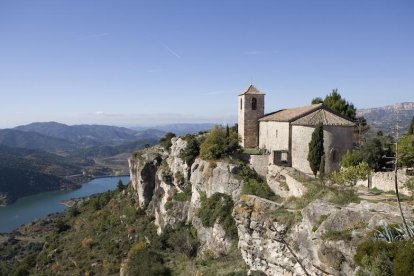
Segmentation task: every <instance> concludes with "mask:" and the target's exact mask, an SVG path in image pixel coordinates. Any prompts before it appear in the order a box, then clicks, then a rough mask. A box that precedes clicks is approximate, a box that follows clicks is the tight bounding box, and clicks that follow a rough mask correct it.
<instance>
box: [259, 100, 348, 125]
mask: <svg viewBox="0 0 414 276" xmlns="http://www.w3.org/2000/svg"><path fill="white" fill-rule="evenodd" d="M259 121H262V122H267V121H275V122H290V123H292V125H304V126H314V125H316V124H318V123H322V124H323V125H328V126H354V125H355V124H354V123H353V122H352V121H351V120H349V119H347V118H346V117H344V116H343V115H341V114H339V113H337V112H336V111H334V110H332V109H330V108H328V107H326V106H324V105H323V104H313V105H307V106H302V107H296V108H288V109H283V110H279V111H276V112H274V113H270V114H268V115H265V116H263V117H262V118H260V119H259Z"/></svg>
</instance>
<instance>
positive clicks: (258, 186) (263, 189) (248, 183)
mask: <svg viewBox="0 0 414 276" xmlns="http://www.w3.org/2000/svg"><path fill="white" fill-rule="evenodd" d="M237 174H238V175H239V176H240V177H241V178H242V179H243V181H244V183H243V186H242V191H241V192H242V194H246V195H255V196H258V197H262V198H266V199H269V200H273V201H275V200H277V199H278V196H277V195H275V193H274V192H273V191H272V190H271V189H270V187H269V185H267V183H266V181H265V180H264V179H263V178H262V177H260V176H259V175H258V174H257V173H256V171H255V170H253V169H252V168H250V167H249V166H248V165H246V164H242V165H240V167H239V170H238V173H237Z"/></svg>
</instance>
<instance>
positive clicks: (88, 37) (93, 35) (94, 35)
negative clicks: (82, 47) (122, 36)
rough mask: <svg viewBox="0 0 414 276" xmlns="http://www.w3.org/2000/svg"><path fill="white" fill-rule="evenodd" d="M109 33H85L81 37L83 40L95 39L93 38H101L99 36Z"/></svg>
mask: <svg viewBox="0 0 414 276" xmlns="http://www.w3.org/2000/svg"><path fill="white" fill-rule="evenodd" d="M108 35H109V33H96V34H89V35H86V36H84V37H82V38H81V39H83V40H85V39H95V38H101V37H105V36H108Z"/></svg>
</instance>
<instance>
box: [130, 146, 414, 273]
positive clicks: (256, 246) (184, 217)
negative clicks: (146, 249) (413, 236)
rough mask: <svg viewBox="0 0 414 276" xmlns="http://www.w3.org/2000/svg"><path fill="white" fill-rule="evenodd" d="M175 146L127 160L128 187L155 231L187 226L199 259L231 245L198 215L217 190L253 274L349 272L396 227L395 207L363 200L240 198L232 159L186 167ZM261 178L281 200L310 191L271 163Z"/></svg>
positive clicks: (219, 230)
mask: <svg viewBox="0 0 414 276" xmlns="http://www.w3.org/2000/svg"><path fill="white" fill-rule="evenodd" d="M172 142H173V143H172V146H171V149H170V150H169V151H166V150H164V149H163V148H161V147H153V148H150V149H145V150H143V151H141V152H139V153H137V154H134V156H133V157H131V159H130V160H129V164H130V172H131V180H132V186H133V188H134V189H135V191H136V194H137V197H138V199H139V203H140V206H141V208H143V209H145V210H146V212H147V214H148V215H150V216H153V217H154V218H155V220H154V222H155V225H156V226H157V227H158V233H161V232H162V231H163V230H164V229H165V228H166V227H167V226H171V227H176V226H177V225H179V224H180V223H190V222H191V224H192V225H193V227H194V228H195V229H196V230H197V234H198V239H199V242H200V248H199V251H198V252H199V254H200V255H201V256H211V255H216V256H220V255H225V254H226V253H228V252H229V250H230V248H231V246H232V240H231V239H230V238H229V237H227V236H226V232H225V231H224V229H223V227H222V226H221V225H220V224H219V223H215V224H214V225H213V227H204V226H203V224H202V222H201V220H200V219H199V218H198V216H197V212H198V210H199V208H200V207H201V198H202V197H203V196H204V195H205V196H206V197H207V198H209V197H210V196H212V195H213V194H215V193H223V194H226V195H229V196H231V198H232V200H233V201H234V203H235V206H234V209H233V214H232V215H233V217H234V219H235V222H236V225H237V230H238V236H239V242H238V247H239V249H240V251H241V253H242V256H243V258H244V260H245V262H246V264H247V265H248V266H249V267H250V269H251V270H260V271H262V272H264V273H266V274H267V275H354V274H355V272H356V270H357V267H356V266H355V264H354V261H353V256H354V254H355V251H356V247H357V245H358V243H359V242H360V241H361V240H363V239H366V238H367V237H368V236H369V235H370V234H369V233H370V232H372V231H373V230H374V229H375V228H376V227H378V226H382V225H383V223H384V221H386V222H388V223H400V222H401V219H400V215H399V210H398V207H397V206H395V205H393V204H392V203H391V204H388V203H371V202H367V201H362V202H361V203H359V204H349V205H347V206H345V207H343V206H337V205H335V204H331V203H327V202H324V201H320V200H315V201H313V202H311V203H310V204H308V205H307V206H306V207H305V208H304V209H302V210H288V209H284V207H283V206H282V205H281V204H279V203H276V202H273V201H269V200H266V199H263V198H260V197H256V196H252V195H240V191H241V186H242V184H243V181H242V180H241V179H239V177H238V175H237V172H238V170H239V167H238V165H236V164H233V163H232V161H231V159H229V160H228V161H220V162H218V161H217V162H216V161H204V160H201V159H198V158H197V159H196V160H195V161H194V163H193V164H192V165H191V167H189V166H188V165H187V164H186V163H184V162H183V160H182V159H181V158H180V153H181V151H182V150H183V149H185V147H186V145H187V142H186V141H185V140H183V139H181V138H174V139H173V140H172ZM266 179H267V181H268V184H269V186H270V187H271V188H272V190H273V191H275V192H276V193H277V194H278V195H280V196H281V197H290V196H295V197H301V196H303V195H304V194H305V193H306V191H307V189H306V186H305V185H304V184H302V183H301V182H300V181H298V179H300V178H298V177H296V176H295V174H294V172H292V171H289V169H288V168H281V167H277V166H274V165H271V166H269V167H268V168H267V175H266ZM189 185H191V189H190V186H189ZM190 191H191V192H190ZM404 209H405V210H404V212H405V215H406V217H407V219H409V220H411V219H412V218H414V214H413V210H411V208H404Z"/></svg>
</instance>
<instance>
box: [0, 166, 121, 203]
mask: <svg viewBox="0 0 414 276" xmlns="http://www.w3.org/2000/svg"><path fill="white" fill-rule="evenodd" d="M127 176H128V177H129V174H120V175H99V176H86V177H85V178H84V179H82V180H81V181H79V182H75V183H74V184H76V187H74V188H72V189H71V188H68V189H56V190H48V191H40V192H38V193H33V194H29V195H25V196H21V197H17V198H13V199H12V200H11V201H9V202H8V201H7V200H5V201H6V203H3V202H4V201H0V202H1V203H0V209H1V208H4V207H7V206H11V205H13V204H15V203H16V202H17V201H18V200H19V199H22V198H25V197H29V196H34V195H37V194H41V193H47V192H56V191H75V190H78V189H81V188H82V185H84V184H87V183H89V182H91V181H93V180H95V179H100V178H113V177H127Z"/></svg>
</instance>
